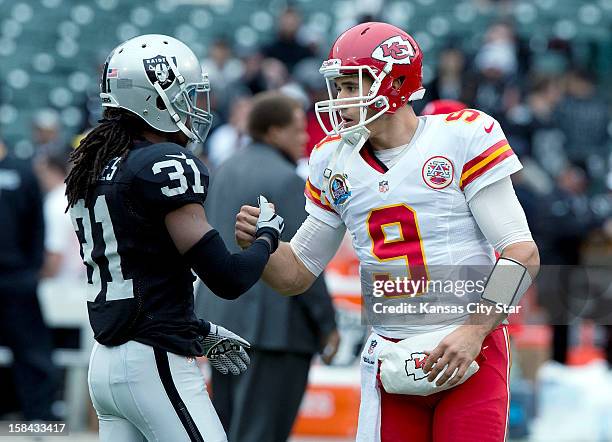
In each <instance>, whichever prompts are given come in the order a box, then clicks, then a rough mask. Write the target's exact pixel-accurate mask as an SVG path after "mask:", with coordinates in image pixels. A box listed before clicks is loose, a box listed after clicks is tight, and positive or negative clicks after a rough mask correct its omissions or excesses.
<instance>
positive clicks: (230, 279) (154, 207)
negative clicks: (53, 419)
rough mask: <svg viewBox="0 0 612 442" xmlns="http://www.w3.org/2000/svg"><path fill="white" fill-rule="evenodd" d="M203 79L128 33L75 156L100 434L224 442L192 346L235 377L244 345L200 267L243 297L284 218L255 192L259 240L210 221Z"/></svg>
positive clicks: (178, 47) (74, 199)
mask: <svg viewBox="0 0 612 442" xmlns="http://www.w3.org/2000/svg"><path fill="white" fill-rule="evenodd" d="M209 90H210V87H209V83H208V79H207V76H206V75H205V74H203V72H202V69H201V67H200V62H199V61H198V59H197V58H196V56H195V54H194V53H193V52H192V51H191V50H190V49H189V48H188V47H187V46H186V45H185V44H183V43H182V42H180V41H178V40H176V39H174V38H172V37H168V36H164V35H143V36H140V37H136V38H133V39H131V40H128V41H126V42H124V43H122V44H120V45H119V46H118V47H117V48H115V49H114V50H113V51H112V52H111V54H110V55H109V57H108V58H107V61H106V64H105V65H104V72H103V74H102V80H101V94H100V98H101V100H102V106H103V107H104V108H105V110H104V118H103V119H102V120H101V121H100V124H99V125H98V126H97V127H95V128H94V129H93V130H92V131H91V132H90V133H89V134H88V135H87V136H86V137H85V138H84V139H83V140H82V142H81V143H80V145H79V146H78V148H76V149H75V151H74V152H73V154H72V157H71V159H72V162H73V164H74V167H73V169H72V171H71V172H70V174H69V176H68V178H67V179H66V184H67V189H66V194H67V197H68V208H69V211H70V215H71V218H72V222H73V225H74V228H75V231H76V233H77V236H78V238H79V241H80V243H81V254H82V256H83V261H84V263H85V265H86V267H87V276H88V283H89V284H88V294H87V301H88V302H87V306H88V310H89V319H90V323H91V326H92V328H93V331H94V336H95V340H96V341H97V342H96V343H95V345H94V348H93V351H92V355H91V361H90V368H89V376H88V380H89V390H90V395H91V399H92V402H93V404H94V407H95V409H96V411H97V414H98V418H99V421H100V440H101V441H103V442H106V441H112V442H123V441H136V440H138V441H141V440H143V439H147V440H156V441H173V442H175V441H188V440H189V441H203V440H206V441H207V442H213V441H215V442H217V441H226V440H227V439H226V436H225V433H224V431H223V428H222V426H221V423H220V422H219V419H218V417H217V414H216V412H215V410H214V408H213V406H212V404H211V402H210V399H209V397H208V394H207V392H206V388H205V384H204V379H203V377H202V375H201V372H200V370H199V368H198V366H197V364H196V362H195V356H202V355H205V356H207V357H208V359H209V361H210V362H211V365H212V366H213V367H215V368H216V369H217V370H220V371H221V372H223V373H228V372H231V373H232V374H239V373H240V372H242V371H244V370H246V369H247V364H248V363H249V358H248V355H247V353H246V352H245V348H247V347H248V345H249V344H248V342H246V341H245V340H244V339H242V338H241V337H239V336H237V335H236V334H234V333H232V332H230V331H228V330H226V329H224V328H223V327H220V326H217V325H215V324H211V323H209V322H207V321H204V320H201V319H198V318H196V316H195V314H194V311H193V282H194V280H195V277H194V276H193V273H192V269H193V270H194V271H195V273H196V274H197V275H198V276H199V277H200V278H201V279H202V281H203V282H204V283H205V284H206V285H208V287H210V289H211V290H212V291H213V292H214V293H216V294H217V295H218V296H220V297H223V298H226V299H234V298H237V297H238V296H240V295H241V294H242V293H244V292H245V291H247V290H248V289H249V288H250V287H251V286H252V285H253V284H254V283H255V282H256V281H257V280H258V279H259V278H260V276H261V273H262V272H263V269H264V267H265V265H266V263H267V261H268V258H269V256H270V254H272V253H273V252H274V250H275V249H276V248H277V246H278V241H279V236H280V234H281V232H282V230H283V219H282V218H281V217H280V216H278V215H276V214H275V212H274V209H273V208H272V206H271V205H270V204H269V203H267V201H266V200H265V198H263V197H260V206H261V208H262V211H261V215H260V216H259V219H258V223H257V233H256V236H257V240H256V241H255V242H254V243H253V245H252V246H251V247H249V248H248V249H246V250H244V251H243V252H242V253H237V254H230V253H229V252H228V250H227V248H226V246H225V244H224V243H223V241H222V239H221V237H220V236H219V234H218V233H217V231H216V230H215V229H214V228H213V227H211V226H210V225H209V224H208V222H207V220H206V215H205V212H204V207H203V203H204V200H205V199H206V192H207V187H208V172H207V169H206V167H205V166H204V164H202V162H201V161H200V160H199V159H198V158H197V157H196V156H194V155H193V154H192V153H191V152H190V151H189V150H188V149H186V145H187V144H188V143H201V142H203V141H204V139H205V137H206V134H207V132H208V129H209V128H210V124H211V119H212V116H211V113H210V109H209V105H208V92H209ZM237 314H238V312H237Z"/></svg>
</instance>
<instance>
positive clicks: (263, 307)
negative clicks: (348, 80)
mask: <svg viewBox="0 0 612 442" xmlns="http://www.w3.org/2000/svg"><path fill="white" fill-rule="evenodd" d="M305 125H306V119H305V114H304V111H303V110H302V109H301V107H300V105H299V104H298V103H297V102H296V101H294V100H293V99H291V98H289V97H287V96H284V95H281V94H279V93H275V92H266V93H263V94H259V95H258V96H256V97H255V98H254V103H253V108H252V110H251V113H250V115H249V121H248V128H249V132H250V135H251V137H252V138H253V143H252V144H251V145H249V146H248V147H247V148H245V149H243V150H241V151H239V152H238V153H236V154H235V155H234V156H233V157H231V158H230V159H229V160H227V161H226V162H225V163H223V165H222V166H221V167H220V168H219V170H218V171H217V172H216V173H215V174H213V177H212V179H211V181H212V184H211V186H210V190H209V194H208V199H207V201H206V202H207V204H206V213H207V215H208V217H209V220H210V222H211V223H212V224H214V225H215V226H217V229H218V230H219V233H220V234H221V236H222V237H223V239H224V241H225V242H226V244H234V224H235V220H236V214H237V213H238V212H239V211H240V207H241V206H242V205H244V204H253V203H254V202H255V201H256V200H257V196H258V195H260V194H261V195H264V196H266V197H267V198H268V200H269V201H272V202H274V204H275V205H276V206H277V207H278V208H279V209H280V208H282V214H283V217H284V219H285V231H284V233H283V236H284V238H285V239H289V238H291V237H292V236H293V235H294V234H295V232H296V231H297V229H298V228H299V227H300V225H301V224H302V222H303V221H304V219H305V218H306V211H305V209H304V196H303V190H304V180H302V179H301V178H300V177H299V176H298V175H297V173H296V170H295V168H296V162H297V160H298V159H299V158H300V156H301V155H302V152H303V151H304V145H305V144H306V142H307V141H308V135H307V134H306V127H305ZM234 248H235V249H236V250H237V249H238V246H237V245H235V246H234ZM196 306H197V307H196V308H197V309H198V310H199V311H198V313H199V314H205V315H206V317H207V318H210V320H211V321H214V322H216V323H218V324H221V325H223V326H224V327H228V328H230V329H231V330H234V331H235V332H236V333H238V334H240V335H241V336H243V337H244V338H245V339H247V340H248V341H250V343H251V352H250V355H251V365H250V367H249V370H248V371H247V372H246V373H244V374H243V375H241V376H240V377H236V378H235V377H231V376H223V375H219V374H218V373H215V372H213V374H212V396H213V403H214V405H215V408H216V410H217V412H218V413H219V417H220V418H221V422H222V423H223V425H224V427H225V428H226V431H227V434H228V439H229V441H230V442H251V441H253V442H261V441H266V442H284V441H286V440H287V438H288V437H289V434H290V432H291V428H292V426H293V422H294V420H295V417H296V415H297V412H298V409H299V405H300V402H301V400H302V396H303V394H304V391H305V389H306V384H307V381H308V371H309V369H310V363H311V359H312V356H313V355H314V354H315V353H317V352H319V351H322V352H323V356H322V357H323V361H324V362H326V363H329V362H331V359H332V357H333V355H334V354H335V352H336V350H337V348H338V343H339V337H338V332H337V330H336V323H335V311H334V308H333V305H332V301H331V298H330V296H329V293H328V292H327V289H326V286H325V282H324V280H323V278H322V277H320V278H319V279H318V280H317V281H316V282H315V284H314V285H313V286H312V287H311V288H310V289H309V290H308V291H307V292H306V293H305V294H304V295H303V296H294V297H283V296H281V295H279V294H278V293H277V292H275V291H274V290H272V289H271V288H270V287H268V286H267V285H265V284H264V283H263V282H261V281H260V282H258V283H257V284H255V285H254V286H253V288H251V289H250V290H249V292H247V293H246V294H244V295H243V296H241V297H240V298H239V299H237V300H234V301H225V300H223V299H220V298H218V297H216V296H214V295H212V293H210V291H209V290H208V289H207V288H206V287H205V286H204V285H202V286H201V288H200V290H199V293H198V297H197V299H196Z"/></svg>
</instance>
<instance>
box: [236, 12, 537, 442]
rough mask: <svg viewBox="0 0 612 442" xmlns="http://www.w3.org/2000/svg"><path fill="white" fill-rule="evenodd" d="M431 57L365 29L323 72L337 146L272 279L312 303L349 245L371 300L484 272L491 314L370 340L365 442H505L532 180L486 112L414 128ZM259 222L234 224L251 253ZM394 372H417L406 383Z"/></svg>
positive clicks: (341, 44)
mask: <svg viewBox="0 0 612 442" xmlns="http://www.w3.org/2000/svg"><path fill="white" fill-rule="evenodd" d="M422 57H423V55H422V52H421V49H420V48H419V46H418V44H417V42H416V41H415V40H414V39H413V38H412V37H411V36H410V35H409V34H408V33H406V32H405V31H403V30H401V29H399V28H397V27H395V26H392V25H389V24H386V23H363V24H359V25H357V26H354V27H353V28H351V29H349V30H347V31H346V32H344V33H343V34H342V35H340V37H338V39H337V40H336V41H335V43H334V44H333V46H332V48H331V51H330V53H329V57H328V59H327V60H326V61H325V62H324V63H323V65H322V67H321V69H320V72H321V74H323V76H324V78H325V81H326V83H327V88H328V92H329V95H330V97H329V100H325V101H322V102H318V103H317V104H316V111H317V116H318V118H319V122H320V123H321V126H322V127H323V129H324V131H325V132H326V134H327V135H328V136H327V137H326V138H325V139H323V140H322V141H321V142H320V143H319V144H318V145H317V146H316V147H315V149H314V150H313V152H312V154H311V156H310V161H309V178H308V181H307V183H306V189H305V195H306V209H307V211H308V214H309V216H308V218H307V219H306V220H305V222H304V223H303V225H302V226H301V228H300V229H299V231H298V232H297V233H296V235H295V236H294V237H293V238H292V239H291V241H290V242H289V243H281V244H280V245H279V248H278V250H277V251H276V253H274V255H272V257H271V258H270V261H269V262H268V264H267V266H266V269H265V271H264V274H263V278H264V280H265V281H267V282H268V283H269V284H270V285H272V286H273V287H274V288H276V289H277V290H278V291H280V292H282V293H284V294H288V295H290V294H297V293H302V292H303V291H304V290H305V289H306V288H307V287H308V286H309V285H310V284H311V283H312V282H313V281H314V279H315V277H316V276H317V275H319V274H320V273H321V271H322V270H323V268H324V267H325V266H326V264H327V263H328V262H329V260H330V259H331V258H332V257H333V256H334V254H335V252H336V250H337V248H338V245H339V244H340V241H341V239H342V238H343V236H344V234H345V232H346V231H347V230H348V232H349V233H350V235H351V238H352V242H353V246H354V249H355V251H356V253H357V255H358V257H359V260H360V270H361V272H360V277H361V287H362V295H363V297H364V299H365V298H368V297H371V296H372V290H371V289H372V286H373V280H375V279H376V278H380V277H381V274H383V276H384V274H387V275H389V274H392V275H396V274H398V272H400V271H403V273H404V274H405V275H409V276H410V277H411V278H424V279H427V278H430V277H432V272H434V270H433V269H434V267H435V266H438V267H439V266H448V267H451V266H454V267H459V266H463V267H465V266H478V265H486V266H488V268H489V269H490V273H489V274H488V278H487V282H486V285H485V286H484V288H483V289H482V290H481V292H480V293H478V295H477V304H478V305H477V307H482V308H475V309H472V310H470V311H469V312H466V311H465V310H464V311H463V312H462V311H461V310H460V309H457V310H456V312H455V314H449V315H445V316H444V317H443V318H442V319H440V320H438V321H430V322H429V323H428V324H425V323H424V322H427V321H423V317H419V318H418V319H419V320H416V318H413V316H414V315H409V314H406V315H404V317H403V318H402V319H403V321H400V322H398V321H394V322H393V323H383V322H381V323H373V324H372V325H373V327H372V331H373V332H372V335H371V336H370V338H369V339H368V341H367V342H366V345H365V348H364V352H363V355H362V360H361V375H362V376H361V378H362V391H361V405H360V413H359V428H358V434H357V440H358V441H360V442H365V441H368V442H369V441H372V442H375V441H383V442H401V441H410V442H416V441H437V442H443V441H454V442H456V441H474V440H478V441H502V440H504V438H505V433H506V428H507V416H508V405H509V392H508V375H509V349H508V335H507V331H506V328H505V325H504V320H505V317H506V316H507V314H506V312H507V311H508V309H509V308H510V307H515V306H516V305H517V303H518V301H519V300H520V298H521V296H522V294H524V293H525V291H526V290H527V288H528V287H529V284H530V282H531V280H532V278H533V277H535V274H536V273H537V270H538V267H539V255H538V250H537V247H536V245H535V243H534V242H533V240H532V237H531V233H530V231H529V227H528V225H527V221H526V219H525V215H524V212H523V210H522V208H521V206H520V204H519V202H518V200H517V197H516V195H515V192H514V189H513V186H512V182H511V180H510V175H511V174H512V173H514V172H516V171H518V170H519V169H521V167H522V166H521V163H520V162H519V160H518V158H517V157H516V155H514V153H513V151H512V149H511V147H510V146H509V145H508V141H507V140H506V137H505V136H504V133H503V131H502V129H501V127H500V126H499V123H498V122H497V121H496V120H495V119H493V118H492V117H490V116H489V115H486V114H485V113H483V112H480V111H478V110H473V109H463V110H460V111H457V112H453V113H449V114H443V115H427V116H421V117H417V116H416V115H415V113H414V111H413V108H412V106H411V102H412V101H414V100H418V99H420V98H422V97H423V93H424V88H423V86H422V78H421V65H422ZM259 213H260V212H259V209H258V208H255V207H251V206H244V207H242V209H241V212H240V213H239V214H238V217H237V223H236V238H237V240H238V241H239V243H240V244H241V245H242V246H244V247H246V246H247V245H248V244H250V243H251V242H252V241H253V239H254V235H255V233H256V221H257V217H258V216H259ZM495 251H498V252H499V253H500V254H501V255H500V257H499V258H498V259H496V258H495ZM371 269H380V270H382V273H381V272H373V271H371ZM387 277H388V276H387ZM392 295H395V294H389V296H392ZM428 296H433V295H431V294H430V293H420V295H419V298H421V299H426V298H427V297H428ZM366 305H367V303H366ZM491 306H495V307H496V308H495V309H490V308H487V307H491ZM422 316H427V315H422ZM413 319H415V321H414V322H413ZM397 361H400V362H401V363H404V362H405V364H406V367H405V372H404V373H403V374H402V371H404V370H403V369H399V370H398V369H397V364H396V365H395V366H394V365H393V364H395V363H397ZM408 365H410V369H411V370H412V372H411V373H408V371H409V370H408ZM394 367H395V368H394ZM418 370H421V371H420V372H419V373H417V371H418ZM407 373H408V376H406V374H407ZM417 374H423V375H422V376H419V375H417Z"/></svg>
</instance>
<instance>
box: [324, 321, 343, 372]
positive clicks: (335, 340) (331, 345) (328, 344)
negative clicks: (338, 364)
mask: <svg viewBox="0 0 612 442" xmlns="http://www.w3.org/2000/svg"><path fill="white" fill-rule="evenodd" d="M338 347H340V333H338V330H336V329H334V330H332V332H331V333H330V334H329V335H327V336H326V338H325V339H324V340H323V351H322V352H321V360H322V361H323V363H324V364H325V365H329V364H331V363H332V361H333V360H334V356H336V353H338Z"/></svg>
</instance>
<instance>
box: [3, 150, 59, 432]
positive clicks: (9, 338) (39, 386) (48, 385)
mask: <svg viewBox="0 0 612 442" xmlns="http://www.w3.org/2000/svg"><path fill="white" fill-rule="evenodd" d="M0 219H2V229H0V303H1V305H2V308H0V338H1V340H2V342H3V344H4V345H7V346H8V347H10V349H11V351H12V353H13V373H14V378H15V388H16V390H17V394H18V397H19V400H20V402H21V407H22V411H23V417H24V419H25V420H28V421H32V420H54V418H55V416H54V415H53V413H52V411H51V405H52V403H53V401H54V400H55V395H56V393H57V387H58V385H57V382H58V376H57V371H56V368H55V366H54V365H53V361H52V359H51V351H52V346H51V335H50V333H49V330H48V329H47V327H46V325H45V323H44V320H43V317H42V314H41V310H40V305H39V303H38V297H37V292H36V291H37V286H38V275H39V272H40V269H41V267H42V263H43V238H44V225H43V210H42V200H41V194H40V189H39V186H38V182H37V181H36V177H35V176H34V173H33V172H32V170H31V168H30V167H29V166H28V165H26V164H25V163H23V162H21V161H18V160H15V159H13V158H11V157H9V156H8V155H7V151H6V148H5V147H4V145H3V144H2V142H1V141H0Z"/></svg>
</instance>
